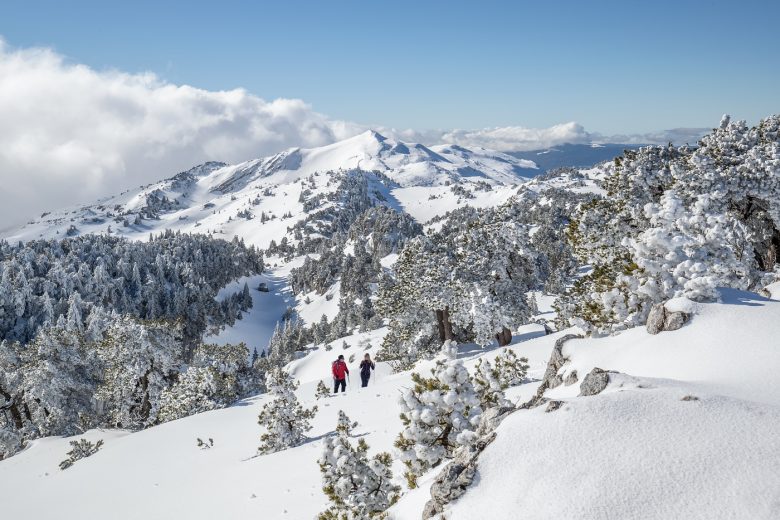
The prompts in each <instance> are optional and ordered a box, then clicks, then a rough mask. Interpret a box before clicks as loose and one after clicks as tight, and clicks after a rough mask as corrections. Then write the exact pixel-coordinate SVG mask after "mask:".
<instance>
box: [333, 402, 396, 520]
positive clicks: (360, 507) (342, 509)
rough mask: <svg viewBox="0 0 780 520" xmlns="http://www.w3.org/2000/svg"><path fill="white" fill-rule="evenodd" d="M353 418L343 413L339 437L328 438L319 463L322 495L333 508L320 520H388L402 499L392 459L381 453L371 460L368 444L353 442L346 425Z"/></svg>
mask: <svg viewBox="0 0 780 520" xmlns="http://www.w3.org/2000/svg"><path fill="white" fill-rule="evenodd" d="M349 422H350V421H349V418H348V417H347V416H346V414H344V412H341V411H340V412H339V422H338V425H337V427H336V435H332V436H329V437H326V439H325V442H324V443H323V450H322V456H321V457H320V459H319V461H318V463H319V466H320V472H321V473H322V491H323V492H324V493H325V496H327V497H328V500H329V501H330V503H331V506H330V507H329V508H328V509H327V510H326V511H324V512H322V513H320V514H319V515H318V519H319V520H369V519H379V518H385V515H384V511H385V510H386V509H387V508H388V507H390V506H391V505H393V504H394V503H395V502H396V501H397V500H398V498H399V496H400V491H401V489H400V487H399V486H397V485H395V484H393V472H392V458H391V456H390V454H389V453H378V454H376V455H374V456H373V457H372V458H370V459H369V457H368V444H367V443H366V441H365V440H364V439H360V440H358V443H357V447H354V446H353V445H352V443H350V441H349V431H348V428H345V427H344V426H345V425H348V424H349Z"/></svg>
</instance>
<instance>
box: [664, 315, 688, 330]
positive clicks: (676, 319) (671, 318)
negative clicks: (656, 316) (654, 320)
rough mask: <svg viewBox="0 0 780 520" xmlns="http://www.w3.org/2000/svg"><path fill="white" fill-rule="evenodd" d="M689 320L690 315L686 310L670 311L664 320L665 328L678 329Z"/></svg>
mask: <svg viewBox="0 0 780 520" xmlns="http://www.w3.org/2000/svg"><path fill="white" fill-rule="evenodd" d="M686 321H688V315H687V314H685V313H684V312H668V313H667V314H666V319H665V320H664V330H677V329H679V328H681V327H682V326H683V325H685V322H686Z"/></svg>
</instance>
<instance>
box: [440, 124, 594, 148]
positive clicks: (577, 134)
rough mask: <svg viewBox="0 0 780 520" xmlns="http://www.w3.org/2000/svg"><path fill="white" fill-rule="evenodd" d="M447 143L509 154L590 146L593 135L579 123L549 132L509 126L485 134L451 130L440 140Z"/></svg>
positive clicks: (477, 131)
mask: <svg viewBox="0 0 780 520" xmlns="http://www.w3.org/2000/svg"><path fill="white" fill-rule="evenodd" d="M441 140H442V141H444V142H452V143H455V144H459V145H461V146H466V147H468V146H481V147H483V148H492V149H495V150H502V151H506V152H521V151H528V150H538V149H540V148H550V147H552V146H556V145H559V144H563V143H572V144H579V143H590V142H591V135H590V134H589V133H588V132H586V131H585V128H583V127H582V125H580V124H579V123H574V122H570V123H563V124H560V125H555V126H551V127H550V128H524V127H521V126H506V127H501V128H487V129H484V130H452V131H449V132H445V133H444V134H443V135H442V136H441Z"/></svg>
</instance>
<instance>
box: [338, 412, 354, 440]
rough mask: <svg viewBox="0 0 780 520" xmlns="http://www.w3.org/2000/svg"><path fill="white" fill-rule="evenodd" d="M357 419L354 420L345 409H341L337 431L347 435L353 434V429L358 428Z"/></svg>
mask: <svg viewBox="0 0 780 520" xmlns="http://www.w3.org/2000/svg"><path fill="white" fill-rule="evenodd" d="M357 425H358V423H357V421H353V420H351V419H350V418H349V416H348V415H347V414H346V413H344V410H339V418H338V421H337V422H336V433H338V434H339V435H343V436H345V437H351V436H352V429H353V428H357Z"/></svg>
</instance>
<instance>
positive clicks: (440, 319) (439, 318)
mask: <svg viewBox="0 0 780 520" xmlns="http://www.w3.org/2000/svg"><path fill="white" fill-rule="evenodd" d="M434 314H435V315H436V326H437V327H438V328H439V341H440V342H442V343H444V340H445V335H444V311H434Z"/></svg>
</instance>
